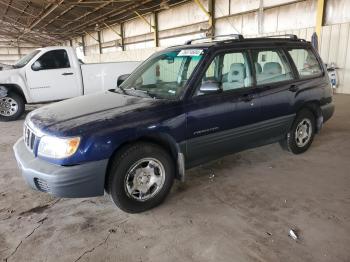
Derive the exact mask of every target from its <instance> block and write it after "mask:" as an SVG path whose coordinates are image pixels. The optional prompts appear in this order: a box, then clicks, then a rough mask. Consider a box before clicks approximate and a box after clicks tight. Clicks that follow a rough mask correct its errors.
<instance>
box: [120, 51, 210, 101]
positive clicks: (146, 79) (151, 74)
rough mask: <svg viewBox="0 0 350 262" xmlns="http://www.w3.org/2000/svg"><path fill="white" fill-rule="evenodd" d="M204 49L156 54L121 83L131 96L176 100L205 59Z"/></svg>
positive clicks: (124, 90)
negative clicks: (203, 58) (200, 62)
mask: <svg viewBox="0 0 350 262" xmlns="http://www.w3.org/2000/svg"><path fill="white" fill-rule="evenodd" d="M203 52H204V51H203V50H201V49H184V50H177V51H171V52H166V53H161V54H158V55H155V56H154V57H151V58H150V59H148V60H147V61H146V62H145V63H143V64H142V65H141V66H140V67H139V68H138V69H137V70H136V71H135V72H133V73H132V74H131V76H130V77H129V78H128V79H127V80H126V81H125V82H123V83H122V84H121V86H120V89H121V90H122V91H123V92H127V93H128V94H130V95H135V96H148V97H153V98H164V99H176V98H178V97H179V96H180V95H181V94H182V92H183V91H184V87H185V84H186V83H187V81H188V79H189V78H190V76H191V75H192V73H193V71H194V69H195V68H196V66H197V65H198V63H199V61H201V59H202V57H203Z"/></svg>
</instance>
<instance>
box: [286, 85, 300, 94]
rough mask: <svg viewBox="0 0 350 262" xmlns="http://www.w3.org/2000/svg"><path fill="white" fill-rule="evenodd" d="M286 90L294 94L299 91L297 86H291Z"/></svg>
mask: <svg viewBox="0 0 350 262" xmlns="http://www.w3.org/2000/svg"><path fill="white" fill-rule="evenodd" d="M288 90H289V91H291V92H293V93H295V92H297V91H298V90H299V87H298V86H297V85H291V86H290V87H289V88H288Z"/></svg>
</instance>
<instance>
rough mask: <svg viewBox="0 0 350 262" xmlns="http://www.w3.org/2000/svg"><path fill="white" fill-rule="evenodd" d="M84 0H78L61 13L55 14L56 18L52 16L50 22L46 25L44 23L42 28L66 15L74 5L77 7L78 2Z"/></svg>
mask: <svg viewBox="0 0 350 262" xmlns="http://www.w3.org/2000/svg"><path fill="white" fill-rule="evenodd" d="M82 1H83V0H78V2H75V3H74V4H72V5H71V6H70V7H68V8H67V9H65V10H64V11H62V12H61V13H60V14H59V15H57V16H55V17H54V18H52V19H51V20H50V21H49V22H48V23H46V24H45V25H43V26H42V27H41V28H46V27H47V26H48V25H50V24H52V23H53V22H54V21H55V20H57V19H58V18H60V17H61V16H63V15H65V14H66V13H68V12H69V11H70V10H72V9H73V8H74V7H76V4H79V3H80V2H82Z"/></svg>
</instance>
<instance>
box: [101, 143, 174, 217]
mask: <svg viewBox="0 0 350 262" xmlns="http://www.w3.org/2000/svg"><path fill="white" fill-rule="evenodd" d="M174 176H175V166H174V161H173V159H172V158H171V156H170V155H169V153H168V152H167V151H166V150H164V149H163V148H162V147H160V146H158V145H156V144H152V143H138V144H135V145H132V146H130V147H127V148H126V149H124V150H123V151H122V152H121V153H120V154H118V155H117V156H116V158H115V159H114V160H113V163H112V166H111V169H110V173H109V179H108V185H107V187H108V192H109V194H110V196H111V198H112V201H113V202H114V203H115V204H116V205H117V206H118V207H119V208H120V209H122V210H123V211H125V212H128V213H139V212H143V211H146V210H148V209H151V208H153V207H155V206H157V205H159V204H160V203H161V202H162V201H163V200H164V199H165V197H166V196H167V195H168V193H169V191H170V189H171V186H172V184H173V181H174Z"/></svg>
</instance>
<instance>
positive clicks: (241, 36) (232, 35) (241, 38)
mask: <svg viewBox="0 0 350 262" xmlns="http://www.w3.org/2000/svg"><path fill="white" fill-rule="evenodd" d="M220 37H231V38H233V39H236V40H243V39H244V37H243V35H241V34H230V35H216V36H213V37H210V36H206V37H202V38H195V39H191V40H188V41H186V42H185V45H190V44H192V42H194V41H199V40H204V39H210V40H215V39H217V38H220ZM228 40H229V39H228Z"/></svg>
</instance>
